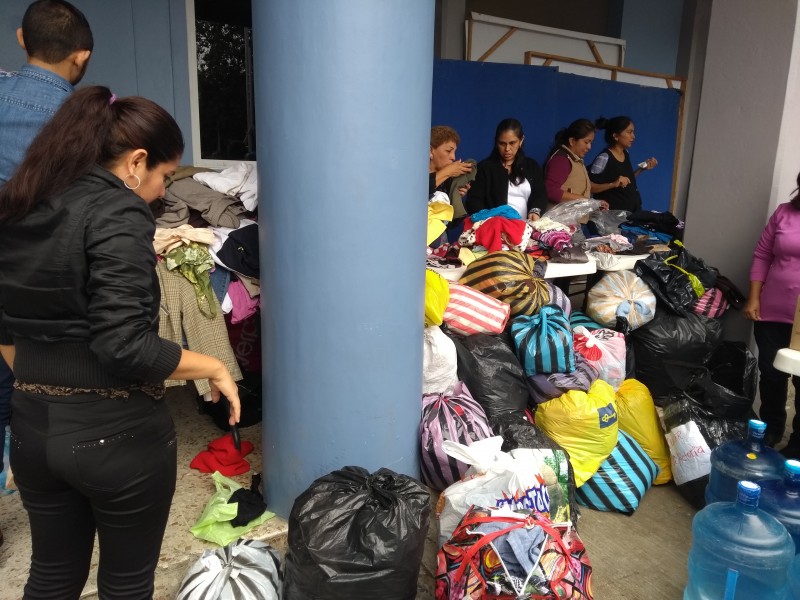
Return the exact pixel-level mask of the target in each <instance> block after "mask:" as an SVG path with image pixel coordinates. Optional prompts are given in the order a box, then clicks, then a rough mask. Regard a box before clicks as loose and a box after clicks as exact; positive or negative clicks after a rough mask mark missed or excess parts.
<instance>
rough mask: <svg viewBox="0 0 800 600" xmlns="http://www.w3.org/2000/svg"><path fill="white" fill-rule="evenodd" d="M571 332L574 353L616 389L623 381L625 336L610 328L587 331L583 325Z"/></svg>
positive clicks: (625, 352)
mask: <svg viewBox="0 0 800 600" xmlns="http://www.w3.org/2000/svg"><path fill="white" fill-rule="evenodd" d="M572 333H573V346H574V348H575V353H576V354H581V355H583V357H584V358H585V359H586V360H587V361H588V362H589V363H590V364H591V365H592V366H593V367H594V368H595V369H596V370H597V377H598V378H599V379H602V380H603V381H605V382H606V383H608V384H609V385H610V386H611V387H613V388H614V389H615V390H616V389H618V388H619V386H621V385H622V382H623V381H625V369H626V362H625V361H626V354H627V351H626V348H625V336H624V335H622V334H621V333H619V332H618V331H614V330H612V329H595V330H594V331H589V330H588V329H586V328H585V327H576V328H575V329H574V330H573V332H572Z"/></svg>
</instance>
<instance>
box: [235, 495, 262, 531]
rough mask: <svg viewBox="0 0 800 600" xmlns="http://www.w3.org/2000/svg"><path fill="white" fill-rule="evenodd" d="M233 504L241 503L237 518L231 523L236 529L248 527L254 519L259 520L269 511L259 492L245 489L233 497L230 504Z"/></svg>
mask: <svg viewBox="0 0 800 600" xmlns="http://www.w3.org/2000/svg"><path fill="white" fill-rule="evenodd" d="M233 502H238V503H239V510H238V512H237V513H236V518H234V519H233V520H232V521H231V525H233V526H234V527H242V526H244V525H247V524H248V523H249V522H250V521H252V520H253V519H257V518H258V517H260V516H261V515H262V514H264V511H265V510H267V505H266V504H264V498H262V497H261V494H259V493H258V492H253V491H250V490H247V489H245V488H239V489H238V490H236V491H235V492H233V494H232V495H231V498H230V500H228V504H231V503H233Z"/></svg>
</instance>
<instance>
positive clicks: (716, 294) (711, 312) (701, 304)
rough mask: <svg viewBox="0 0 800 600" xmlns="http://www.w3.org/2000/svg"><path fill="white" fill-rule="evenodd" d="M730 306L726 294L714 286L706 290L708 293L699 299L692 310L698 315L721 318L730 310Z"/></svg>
mask: <svg viewBox="0 0 800 600" xmlns="http://www.w3.org/2000/svg"><path fill="white" fill-rule="evenodd" d="M728 306H729V304H728V301H727V300H726V299H725V296H724V294H723V293H722V292H721V291H720V290H719V289H717V288H715V287H713V288H709V289H708V290H706V293H705V294H703V296H702V297H701V298H700V299H698V300H697V303H696V304H695V305H694V306H693V307H692V311H693V312H694V314H696V315H703V316H704V317H709V318H711V319H719V318H720V317H721V316H722V315H724V314H725V311H726V310H728Z"/></svg>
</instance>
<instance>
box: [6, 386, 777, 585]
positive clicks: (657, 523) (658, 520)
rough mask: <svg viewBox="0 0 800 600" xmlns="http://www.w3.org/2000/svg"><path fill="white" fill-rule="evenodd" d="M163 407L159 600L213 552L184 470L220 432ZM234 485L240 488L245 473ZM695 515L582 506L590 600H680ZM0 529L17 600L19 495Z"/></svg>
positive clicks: (181, 406) (676, 499) (271, 539)
mask: <svg viewBox="0 0 800 600" xmlns="http://www.w3.org/2000/svg"><path fill="white" fill-rule="evenodd" d="M168 401H169V403H170V408H171V409H172V412H173V416H174V418H175V421H176V426H177V429H178V440H179V473H178V486H177V491H176V494H175V501H174V502H173V508H172V513H171V514H170V522H169V525H168V529H167V532H166V535H165V539H164V545H163V549H162V550H163V551H162V558H161V561H160V563H159V567H158V570H157V572H156V595H155V598H156V599H157V600H167V599H172V598H174V597H175V593H176V592H177V590H178V587H179V585H180V582H181V580H182V578H183V575H184V573H185V572H186V570H187V569H188V568H189V565H191V564H192V563H193V562H194V561H195V560H196V559H197V558H198V557H199V555H200V554H201V553H202V550H203V549H204V548H206V547H213V545H212V544H209V543H205V542H202V541H200V540H198V539H196V538H195V537H194V536H192V535H191V534H190V533H189V532H188V528H189V527H190V526H191V525H192V524H193V523H194V521H195V520H196V519H197V517H199V515H200V511H201V510H202V507H203V506H204V505H205V503H206V501H207V499H208V498H209V497H210V495H211V494H212V493H213V484H211V482H210V475H206V474H202V473H199V472H197V471H192V470H190V469H189V468H188V463H189V461H190V460H191V458H192V457H193V456H194V455H195V454H196V453H197V452H199V451H200V450H203V449H204V447H205V444H206V443H207V442H208V441H209V440H211V439H214V438H215V437H218V436H219V434H220V432H219V430H218V429H216V427H215V426H214V425H213V423H212V422H211V420H210V419H208V418H207V417H205V416H203V415H198V414H197V412H196V410H195V408H194V403H193V401H192V399H191V398H189V397H188V396H185V395H181V394H179V393H178V394H175V393H173V394H172V395H171V397H170V398H169V400H168ZM791 404H792V403H791V402H790V405H791ZM790 421H791V417H790ZM243 439H247V440H250V441H252V442H253V443H254V444H255V445H256V450H255V451H254V452H253V454H251V455H250V456H248V460H250V461H251V464H252V466H253V468H254V469H260V448H261V443H260V440H261V428H260V426H254V427H251V428H248V429H245V430H243ZM237 480H239V483H241V484H242V485H245V484H247V483H248V481H249V474H246V475H243V476H241V477H239V478H237ZM694 514H695V511H694V509H693V508H692V507H691V505H689V503H688V502H686V501H685V500H684V499H683V497H682V496H681V495H680V494H679V493H678V491H677V488H676V487H675V486H674V485H673V484H671V483H670V484H667V485H664V486H658V487H654V488H652V489H651V490H649V491H648V492H647V494H646V495H645V497H644V499H643V500H642V503H641V504H640V505H639V508H638V510H637V511H636V512H635V513H634V514H633V515H632V516H624V515H621V514H618V513H602V512H598V511H594V510H591V509H588V508H583V507H582V508H581V518H580V521H579V525H578V529H579V532H580V534H581V537H582V538H583V540H584V542H585V544H586V547H587V550H588V554H589V557H590V559H591V561H592V565H593V568H594V571H593V580H592V581H593V588H594V597H595V598H596V599H597V600H627V599H631V600H634V599H635V600H643V599H647V600H662V599H663V600H679V599H680V598H681V597H682V591H683V587H684V585H685V584H686V577H687V569H686V557H687V554H688V551H689V547H690V544H691V520H692V517H693V516H694ZM0 528H2V530H3V532H4V534H5V543H4V544H3V545H2V546H0V600H17V599H19V598H21V596H22V587H23V585H24V582H25V579H26V578H27V568H28V560H29V556H30V542H29V537H28V530H27V518H26V515H25V512H24V510H23V508H22V504H21V502H20V501H19V495H18V494H13V495H11V496H0ZM286 532H287V527H286V523H285V521H283V520H281V519H278V518H275V519H272V520H270V521H267V523H265V524H264V525H262V526H261V527H259V528H256V529H254V530H253V531H252V532H251V533H250V534H249V535H248V536H247V537H253V538H258V539H264V540H266V541H268V543H271V544H272V545H273V546H275V547H277V548H279V549H280V550H281V551H284V550H285V547H286V546H285V545H286ZM437 537H438V531H437V527H436V525H435V522H434V524H433V526H432V527H431V530H430V531H429V534H428V544H427V546H426V549H425V556H424V559H423V565H422V569H421V572H420V578H419V585H418V594H417V600H429V599H431V598H433V589H434V587H433V575H434V572H435V568H436V551H437V547H436V542H435V540H436V539H437ZM95 566H96V555H95ZM94 572H95V570H94V567H93V569H92V575H90V579H89V582H88V583H87V585H86V588H85V590H84V594H83V596H82V598H87V599H91V598H96V597H97V595H96V588H95V583H94V575H93V573H94Z"/></svg>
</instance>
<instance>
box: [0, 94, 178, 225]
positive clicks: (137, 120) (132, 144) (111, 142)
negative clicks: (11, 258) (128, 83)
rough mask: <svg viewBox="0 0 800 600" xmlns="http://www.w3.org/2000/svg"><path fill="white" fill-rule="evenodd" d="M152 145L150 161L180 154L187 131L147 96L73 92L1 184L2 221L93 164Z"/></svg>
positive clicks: (103, 163) (108, 164)
mask: <svg viewBox="0 0 800 600" xmlns="http://www.w3.org/2000/svg"><path fill="white" fill-rule="evenodd" d="M139 148H143V149H144V150H146V151H147V161H146V165H147V168H148V169H152V168H153V167H155V166H156V165H158V164H161V163H164V162H169V161H172V160H176V159H178V158H180V156H181V155H182V154H183V135H182V134H181V130H180V127H178V124H177V123H176V122H175V119H173V118H172V117H171V116H170V114H169V113H168V112H167V111H165V110H164V109H163V108H161V107H160V106H159V105H158V104H156V103H155V102H153V101H151V100H147V99H146V98H141V97H138V96H131V97H128V98H119V99H117V98H116V96H114V95H113V94H112V93H111V91H110V90H109V89H108V88H106V87H102V86H91V87H86V88H82V89H80V90H78V91H76V92H75V93H74V94H72V95H71V96H70V97H69V98H67V100H66V101H65V102H64V104H62V105H61V108H60V109H59V110H58V112H57V113H56V114H55V115H54V116H53V118H52V119H51V120H50V122H48V123H47V124H46V125H45V126H44V127H43V128H42V131H41V132H40V133H39V135H38V136H37V137H36V138H35V139H34V140H33V142H32V143H31V145H30V146H29V147H28V151H27V153H26V154H25V158H24V159H23V160H22V163H21V164H20V165H19V168H18V169H17V170H16V172H15V173H14V174H13V175H12V177H11V179H9V180H8V182H6V184H5V185H4V186H3V187H2V188H0V221H15V220H19V219H21V218H22V217H24V216H25V215H27V214H28V213H30V212H31V210H33V208H34V207H35V206H36V205H37V204H38V203H39V202H41V201H43V200H47V199H48V198H52V197H53V196H55V195H57V194H59V193H61V192H63V191H64V190H66V189H67V188H68V187H69V186H70V185H72V184H73V183H74V182H75V181H77V180H78V179H79V178H80V177H82V176H83V175H85V174H86V173H88V172H89V170H90V169H91V168H92V167H93V166H94V165H100V166H102V167H106V168H110V167H112V166H113V164H114V163H115V162H116V161H117V160H119V159H120V157H122V155H123V154H125V153H126V152H128V151H130V150H136V149H139Z"/></svg>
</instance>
